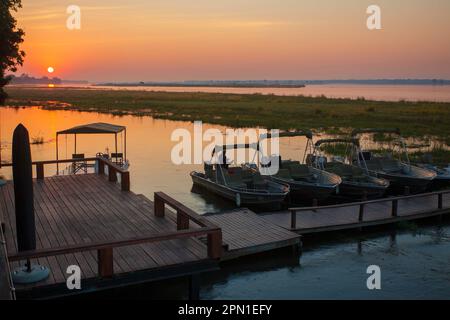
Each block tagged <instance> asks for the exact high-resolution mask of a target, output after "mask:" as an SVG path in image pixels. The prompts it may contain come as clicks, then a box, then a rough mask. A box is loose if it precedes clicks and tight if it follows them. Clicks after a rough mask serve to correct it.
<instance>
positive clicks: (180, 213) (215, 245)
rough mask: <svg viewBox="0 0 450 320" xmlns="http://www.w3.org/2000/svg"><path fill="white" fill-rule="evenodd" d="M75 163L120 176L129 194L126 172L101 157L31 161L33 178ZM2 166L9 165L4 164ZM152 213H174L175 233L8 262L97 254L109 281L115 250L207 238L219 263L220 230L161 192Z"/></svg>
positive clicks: (12, 257)
mask: <svg viewBox="0 0 450 320" xmlns="http://www.w3.org/2000/svg"><path fill="white" fill-rule="evenodd" d="M74 160H76V161H78V162H79V161H84V162H97V165H98V172H97V173H98V174H100V175H102V174H105V167H107V168H108V180H109V181H110V182H117V175H118V174H119V175H120V176H121V179H120V180H121V181H120V183H121V189H122V191H130V175H129V172H128V171H127V170H124V169H123V168H121V167H120V166H118V165H116V164H115V163H113V162H111V161H109V160H107V159H104V158H101V157H96V158H84V159H65V160H50V161H37V162H33V165H34V166H36V179H37V180H44V176H45V165H51V164H58V163H59V164H61V163H73V162H74ZM4 166H12V165H11V164H7V165H4ZM154 200H155V201H154V214H155V216H156V217H164V214H165V205H167V206H170V207H171V208H173V209H175V210H176V212H177V230H174V231H173V232H163V233H156V234H150V235H147V236H142V237H136V238H128V239H122V240H110V241H100V242H91V243H85V244H77V245H70V246H64V247H56V248H45V249H37V250H32V251H23V252H19V253H16V254H12V255H9V256H8V258H9V261H24V260H27V259H38V258H45V257H52V256H58V255H65V254H75V253H80V252H86V251H97V257H98V275H99V276H100V277H101V278H110V277H112V276H113V275H114V269H113V261H114V259H113V254H114V249H115V248H120V247H126V246H134V245H142V244H147V243H153V242H160V241H169V240H175V239H187V238H199V237H204V236H206V237H207V239H208V241H207V258H208V259H214V260H218V259H220V257H221V255H222V230H221V229H220V228H219V227H217V226H216V225H214V224H213V223H211V222H209V221H208V220H206V219H204V218H203V217H201V216H200V215H198V214H197V213H196V212H194V211H193V210H191V209H189V208H188V207H186V206H185V205H183V204H182V203H180V202H178V201H176V200H175V199H173V198H171V197H170V196H168V195H166V194H165V193H163V192H156V193H155V199H154ZM190 221H192V222H193V223H195V224H197V225H198V227H197V228H192V229H189V222H190Z"/></svg>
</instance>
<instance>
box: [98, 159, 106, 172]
mask: <svg viewBox="0 0 450 320" xmlns="http://www.w3.org/2000/svg"><path fill="white" fill-rule="evenodd" d="M96 161H97V163H98V174H99V175H103V174H105V163H104V162H103V161H102V160H100V159H97V160H96Z"/></svg>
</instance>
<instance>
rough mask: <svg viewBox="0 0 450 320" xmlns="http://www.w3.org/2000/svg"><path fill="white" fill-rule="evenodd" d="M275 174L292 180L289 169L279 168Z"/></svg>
mask: <svg viewBox="0 0 450 320" xmlns="http://www.w3.org/2000/svg"><path fill="white" fill-rule="evenodd" d="M276 176H277V177H278V178H282V179H287V180H293V179H292V177H291V174H290V173H289V169H279V170H278V173H277V174H276Z"/></svg>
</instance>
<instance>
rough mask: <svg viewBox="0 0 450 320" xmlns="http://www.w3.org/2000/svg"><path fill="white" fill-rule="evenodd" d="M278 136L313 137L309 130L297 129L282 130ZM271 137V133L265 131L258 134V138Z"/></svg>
mask: <svg viewBox="0 0 450 320" xmlns="http://www.w3.org/2000/svg"><path fill="white" fill-rule="evenodd" d="M278 137H279V138H284V137H307V138H308V139H312V138H313V133H312V132H311V131H310V130H298V131H283V132H280V133H279V134H278ZM270 138H272V134H271V133H265V134H262V135H260V136H259V139H260V140H264V139H270Z"/></svg>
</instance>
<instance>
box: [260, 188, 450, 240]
mask: <svg viewBox="0 0 450 320" xmlns="http://www.w3.org/2000/svg"><path fill="white" fill-rule="evenodd" d="M449 213H450V191H443V192H440V193H429V194H420V195H414V196H405V197H398V198H386V199H380V200H375V201H367V202H360V203H351V204H344V205H333V206H327V207H316V208H294V209H291V210H287V211H281V212H268V213H263V214H261V216H262V217H263V218H264V219H265V220H266V221H268V222H270V223H273V224H277V225H279V226H281V227H283V228H285V229H288V230H291V231H295V232H297V233H299V234H301V235H304V234H312V233H320V232H327V231H337V230H346V229H354V228H361V227H368V226H376V225H383V224H392V223H397V222H401V221H410V220H417V219H421V218H427V217H433V216H438V215H444V214H449Z"/></svg>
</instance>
